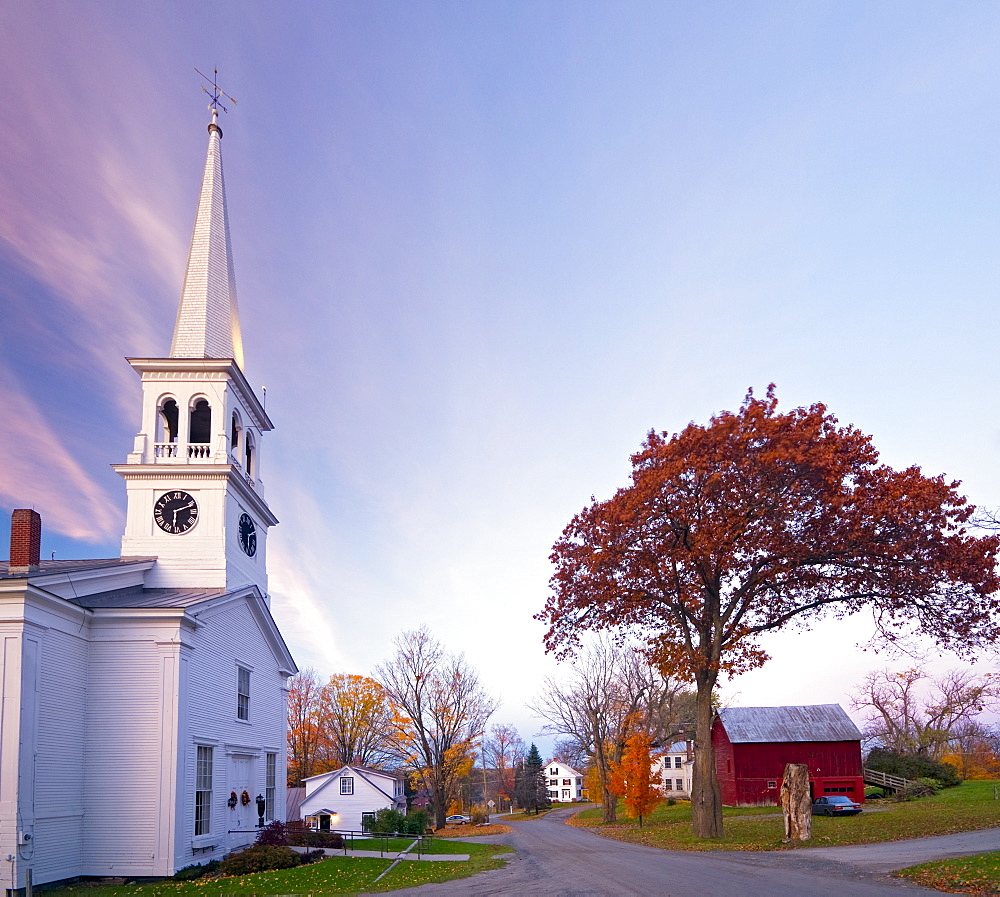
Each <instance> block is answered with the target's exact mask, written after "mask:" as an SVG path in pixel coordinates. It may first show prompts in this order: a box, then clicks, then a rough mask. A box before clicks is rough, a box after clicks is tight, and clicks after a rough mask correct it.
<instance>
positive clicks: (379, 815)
mask: <svg viewBox="0 0 1000 897" xmlns="http://www.w3.org/2000/svg"><path fill="white" fill-rule="evenodd" d="M404 819H405V817H404V816H403V814H402V813H400V812H399V810H393V809H390V808H389V807H383V808H382V809H381V810H378V811H377V812H376V813H375V821H374V822H372V826H371V833H372V834H373V835H391V834H394V833H395V832H402V831H403V820H404Z"/></svg>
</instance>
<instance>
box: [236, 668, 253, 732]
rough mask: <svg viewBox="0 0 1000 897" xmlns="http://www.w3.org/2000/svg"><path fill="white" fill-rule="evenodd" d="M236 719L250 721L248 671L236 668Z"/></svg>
mask: <svg viewBox="0 0 1000 897" xmlns="http://www.w3.org/2000/svg"><path fill="white" fill-rule="evenodd" d="M236 718H237V719H246V720H248V719H250V670H248V669H247V668H246V667H237V668H236Z"/></svg>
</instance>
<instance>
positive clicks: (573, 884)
mask: <svg viewBox="0 0 1000 897" xmlns="http://www.w3.org/2000/svg"><path fill="white" fill-rule="evenodd" d="M574 812H575V810H573V809H567V810H556V811H554V812H552V813H549V814H548V815H547V816H544V817H542V818H541V819H535V820H531V821H529V822H521V823H514V824H513V828H514V832H513V833H512V834H509V835H498V836H494V837H492V838H484V839H476V840H477V841H480V842H483V841H486V842H491V843H497V844H499V843H506V844H510V845H511V846H512V847H514V848H516V849H517V851H518V854H517V858H516V859H514V860H512V861H511V862H510V863H508V865H507V867H506V868H504V869H498V870H495V871H492V872H483V873H481V874H479V875H476V876H473V877H472V878H465V879H460V880H458V881H453V882H447V883H445V884H436V885H423V886H422V887H419V888H407V889H405V890H402V891H396V892H394V893H398V894H415V895H435V897H436V895H438V894H440V895H449V894H462V895H467V897H487V895H493V894H517V895H526V897H532V895H545V897H606V895H615V897H618V895H621V897H625V895H642V897H834V895H836V897H903V895H904V894H906V893H907V892H909V893H915V894H917V893H920V894H940V892H938V891H929V890H927V889H925V888H920V887H917V886H916V885H912V884H909V883H907V882H904V881H900V880H896V879H889V878H886V877H884V876H882V875H880V874H878V873H879V872H882V871H886V870H888V869H898V868H902V867H903V866H908V865H912V864H913V863H917V862H921V861H922V860H924V859H932V858H934V857H943V856H959V855H962V854H966V853H978V852H980V851H982V850H990V849H997V847H998V846H1000V830H993V831H991V832H977V833H972V834H971V836H970V835H955V836H951V835H949V836H947V837H946V838H924V839H921V841H919V842H917V841H909V842H897V843H894V844H876V845H870V846H869V847H845V848H836V847H831V848H812V849H805V850H795V851H780V852H773V853H751V852H725V853H723V852H712V853H693V852H684V851H668V850H657V849H656V848H652V847H640V846H637V845H634V844H626V843H624V842H621V841H613V840H611V839H610V838H602V837H601V836H600V835H596V834H594V833H593V832H591V831H588V830H587V829H579V828H573V827H572V826H568V825H564V824H563V823H564V820H565V819H566V818H567V817H568V816H570V815H571V814H572V813H574ZM950 839H964V840H963V843H964V844H965V847H964V848H962V847H955V846H953V845H952V842H951V840H950ZM932 842H934V843H932ZM915 845H916V846H915ZM914 857H916V858H914Z"/></svg>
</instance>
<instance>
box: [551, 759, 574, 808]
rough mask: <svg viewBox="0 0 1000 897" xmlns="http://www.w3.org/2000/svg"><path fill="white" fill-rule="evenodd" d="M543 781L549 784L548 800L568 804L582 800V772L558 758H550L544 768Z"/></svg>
mask: <svg viewBox="0 0 1000 897" xmlns="http://www.w3.org/2000/svg"><path fill="white" fill-rule="evenodd" d="M545 782H546V784H547V785H548V786H549V800H550V801H552V802H553V803H562V804H568V803H572V802H573V801H575V800H583V774H582V773H579V772H577V771H576V770H575V769H573V767H572V766H567V765H566V764H565V763H562V762H560V761H559V760H552V761H551V762H550V763H549V764H548V766H547V767H546V768H545Z"/></svg>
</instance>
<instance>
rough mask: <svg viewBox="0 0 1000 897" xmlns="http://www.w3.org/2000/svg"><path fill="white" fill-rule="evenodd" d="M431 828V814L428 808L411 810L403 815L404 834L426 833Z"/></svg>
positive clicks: (402, 832)
mask: <svg viewBox="0 0 1000 897" xmlns="http://www.w3.org/2000/svg"><path fill="white" fill-rule="evenodd" d="M430 830H431V814H430V813H429V812H428V811H427V810H411V811H410V813H409V814H407V815H406V816H404V817H403V829H402V831H401V834H404V835H426V834H427V833H428V832H429V831H430Z"/></svg>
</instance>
